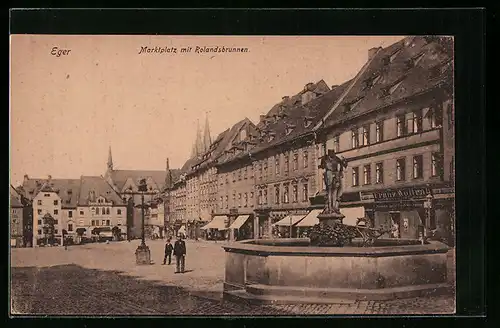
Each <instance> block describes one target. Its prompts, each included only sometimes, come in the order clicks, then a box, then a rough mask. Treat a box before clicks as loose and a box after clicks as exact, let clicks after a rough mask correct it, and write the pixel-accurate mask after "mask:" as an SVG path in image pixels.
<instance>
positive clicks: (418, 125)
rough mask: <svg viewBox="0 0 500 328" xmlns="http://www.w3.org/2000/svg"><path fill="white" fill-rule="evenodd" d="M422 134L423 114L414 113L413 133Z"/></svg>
mask: <svg viewBox="0 0 500 328" xmlns="http://www.w3.org/2000/svg"><path fill="white" fill-rule="evenodd" d="M420 132H422V112H420V111H418V112H413V133H420Z"/></svg>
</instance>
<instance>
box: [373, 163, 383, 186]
mask: <svg viewBox="0 0 500 328" xmlns="http://www.w3.org/2000/svg"><path fill="white" fill-rule="evenodd" d="M375 183H384V164H383V163H377V164H375Z"/></svg>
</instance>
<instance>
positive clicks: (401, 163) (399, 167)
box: [396, 158, 406, 181]
mask: <svg viewBox="0 0 500 328" xmlns="http://www.w3.org/2000/svg"><path fill="white" fill-rule="evenodd" d="M405 172H406V162H405V159H404V158H399V159H398V160H396V180H397V181H404V180H405V176H406V173H405Z"/></svg>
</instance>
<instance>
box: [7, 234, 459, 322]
mask: <svg viewBox="0 0 500 328" xmlns="http://www.w3.org/2000/svg"><path fill="white" fill-rule="evenodd" d="M138 243H139V241H137V240H135V241H132V242H130V243H129V242H116V243H110V244H87V245H83V246H73V247H69V248H68V250H64V248H62V247H47V248H36V249H29V248H24V249H12V251H11V312H12V314H26V315H99V316H119V315H160V316H171V315H215V316H218V315H253V316H256V315H284V316H287V315H346V314H352V315H370V314H445V313H453V312H454V308H455V304H454V297H453V295H449V296H440V297H428V298H413V299H402V300H395V301H388V302H374V301H364V302H355V303H354V304H328V305H325V304H293V305H265V306H261V305H249V304H240V303H234V302H227V301H222V298H221V296H222V282H223V279H224V250H223V249H222V248H221V247H220V246H221V243H220V242H219V243H214V242H204V241H200V242H194V241H188V242H187V249H188V251H187V257H186V273H184V274H175V273H174V271H175V264H174V263H175V262H173V263H172V265H170V266H169V265H162V264H161V263H162V261H163V242H162V241H161V240H156V241H148V245H149V247H150V249H151V255H152V259H153V261H154V264H153V265H150V266H136V265H135V255H134V251H135V248H136V247H137V245H138ZM450 257H451V256H450Z"/></svg>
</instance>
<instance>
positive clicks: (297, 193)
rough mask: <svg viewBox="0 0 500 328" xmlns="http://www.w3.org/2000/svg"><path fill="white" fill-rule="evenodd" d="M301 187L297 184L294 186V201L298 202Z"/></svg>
mask: <svg viewBox="0 0 500 328" xmlns="http://www.w3.org/2000/svg"><path fill="white" fill-rule="evenodd" d="M298 189H299V188H297V185H293V186H292V202H294V203H296V202H297V201H298V198H299V190H298Z"/></svg>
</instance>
